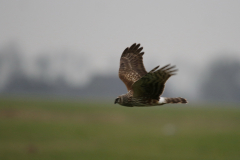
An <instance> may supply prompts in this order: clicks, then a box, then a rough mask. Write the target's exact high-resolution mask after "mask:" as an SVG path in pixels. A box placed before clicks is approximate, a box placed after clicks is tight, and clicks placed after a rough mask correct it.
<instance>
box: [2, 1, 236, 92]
mask: <svg viewBox="0 0 240 160" xmlns="http://www.w3.org/2000/svg"><path fill="white" fill-rule="evenodd" d="M0 35H1V36H0V48H1V47H3V46H5V45H6V44H7V43H9V42H12V41H15V42H17V43H18V44H19V45H20V46H21V48H22V51H23V53H24V54H25V55H26V56H27V57H28V58H30V59H31V58H32V57H35V56H36V55H38V54H41V53H43V52H45V51H49V52H51V51H52V52H55V51H61V50H70V51H72V53H74V54H76V55H78V56H79V55H81V54H84V55H83V56H85V57H87V59H89V61H88V62H89V64H88V70H85V71H87V72H91V73H98V72H100V73H104V74H108V73H111V74H116V75H117V70H118V67H119V57H120V55H121V53H122V51H123V50H124V49H125V48H126V47H128V46H130V45H132V44H133V43H135V42H136V43H141V44H142V45H143V47H144V51H145V55H144V63H145V66H146V68H147V70H150V69H152V68H153V67H155V66H157V65H159V64H160V65H161V66H162V65H165V64H168V63H171V64H176V65H177V66H178V68H179V69H180V72H179V74H178V78H179V80H181V81H182V82H183V81H184V80H186V79H189V78H190V77H192V78H191V79H192V80H193V81H194V80H195V79H196V76H197V74H198V72H203V70H204V69H205V68H204V67H206V66H207V65H208V63H210V62H211V60H213V59H214V58H217V57H218V56H219V55H220V54H232V55H234V56H235V57H236V58H240V1H239V0H181V1H180V0H165V1H160V0H158V1H157V0H156V1H149V0H148V1H147V0H146V1H140V0H135V1H133V0H127V1H126V0H119V1H114V0H102V1H97V0H86V1H83V0H66V1H63V0H34V1H33V0H0ZM193 73H195V75H196V76H194V74H193ZM194 77H195V78H194ZM178 78H175V80H177V79H178ZM177 85H178V84H177ZM186 85H187V84H186ZM182 86H184V84H183V85H182ZM193 89H194V87H193Z"/></svg>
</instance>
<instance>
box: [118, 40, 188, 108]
mask: <svg viewBox="0 0 240 160" xmlns="http://www.w3.org/2000/svg"><path fill="white" fill-rule="evenodd" d="M142 49H143V48H142V47H140V44H136V43H134V44H133V45H132V46H131V47H130V48H126V49H125V50H124V51H123V53H122V56H121V58H120V68H119V78H120V79H121V80H122V81H123V82H124V84H125V85H126V87H127V90H128V93H127V94H124V95H121V96H119V97H117V98H116V99H115V103H118V104H120V105H123V106H129V107H133V106H154V105H163V104H166V103H187V100H186V99H184V98H181V97H179V98H165V97H160V95H161V94H162V93H163V90H164V87H165V83H166V81H167V80H168V78H169V77H171V76H172V75H175V74H176V71H177V69H175V66H171V65H170V64H168V65H166V66H164V67H162V68H160V69H158V68H159V66H157V67H155V68H153V69H152V70H151V71H150V72H147V71H146V69H145V67H144V65H143V57H142V56H143V54H144V52H141V51H142Z"/></svg>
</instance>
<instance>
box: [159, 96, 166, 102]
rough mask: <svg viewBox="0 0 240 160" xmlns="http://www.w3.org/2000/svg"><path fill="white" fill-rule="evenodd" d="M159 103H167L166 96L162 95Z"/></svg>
mask: <svg viewBox="0 0 240 160" xmlns="http://www.w3.org/2000/svg"><path fill="white" fill-rule="evenodd" d="M159 103H167V101H166V100H165V98H164V97H160V100H159Z"/></svg>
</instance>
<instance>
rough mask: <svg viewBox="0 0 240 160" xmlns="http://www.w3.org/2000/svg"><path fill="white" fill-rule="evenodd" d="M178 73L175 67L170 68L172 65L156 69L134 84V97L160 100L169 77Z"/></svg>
mask: <svg viewBox="0 0 240 160" xmlns="http://www.w3.org/2000/svg"><path fill="white" fill-rule="evenodd" d="M176 71H177V70H176V69H175V66H170V64H168V65H166V66H164V67H162V68H160V69H158V70H156V69H155V68H154V69H153V70H152V71H150V72H148V73H147V74H146V75H145V76H143V77H142V78H141V79H139V80H138V81H136V82H135V83H134V84H133V86H132V90H133V97H146V98H151V99H156V100H159V96H160V95H161V94H162V93H163V90H164V87H165V83H166V81H167V80H168V78H169V77H171V76H172V75H175V74H176V73H175V72H176Z"/></svg>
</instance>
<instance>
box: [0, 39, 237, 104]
mask: <svg viewBox="0 0 240 160" xmlns="http://www.w3.org/2000/svg"><path fill="white" fill-rule="evenodd" d="M71 55H72V54H69V53H68V52H66V53H64V52H63V53H61V54H55V56H50V54H47V53H45V54H42V55H41V56H38V57H37V58H36V59H35V60H34V61H32V62H31V63H29V64H31V65H30V66H26V65H25V64H26V61H28V60H31V59H28V57H26V56H24V53H22V52H21V49H20V47H18V45H17V44H16V43H10V44H9V45H7V46H4V47H3V48H0V93H1V95H38V96H50V95H51V96H69V97H74V96H77V97H81V98H99V99H101V98H107V99H108V98H113V97H115V96H118V95H120V94H123V93H125V92H126V89H125V86H124V85H123V83H122V82H121V81H120V79H119V78H118V77H117V74H114V75H112V76H105V75H101V74H98V75H93V76H91V77H92V78H91V79H90V80H89V81H88V82H87V83H82V84H84V85H81V83H79V84H80V85H76V84H75V83H74V81H77V80H79V81H81V79H85V80H86V77H85V76H86V74H85V73H84V68H87V67H88V65H91V64H88V63H86V60H85V57H84V56H82V57H78V58H75V63H74V64H73V63H71V58H69V56H71ZM225 55H227V53H225ZM69 59H70V62H69ZM73 59H74V58H73ZM76 59H78V60H77V61H76ZM69 65H73V66H69ZM117 65H118V64H117ZM189 67H192V66H189ZM66 68H67V69H66ZM71 68H72V69H71ZM72 70H74V71H73V72H71V71H72ZM78 70H79V72H78ZM80 71H81V72H80ZM86 72H87V70H86ZM201 74H202V75H201V77H202V79H200V80H199V82H198V83H197V84H198V85H199V87H198V88H200V89H199V90H196V91H195V92H198V93H199V94H198V95H200V96H199V97H196V98H195V100H196V101H203V102H232V103H236V102H240V62H239V60H237V59H236V58H234V57H227V56H219V57H216V59H214V60H213V61H212V63H210V64H209V66H207V67H206V66H205V70H204V71H203V72H201ZM193 76H194V75H193ZM72 77H73V78H74V77H77V78H78V79H77V78H75V80H73V78H72ZM176 83H177V82H176ZM189 87H191V84H189ZM186 90H187V88H186ZM172 92H174V90H173V88H172V87H171V86H168V87H167V88H166V89H165V93H167V94H169V96H170V94H171V93H172Z"/></svg>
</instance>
